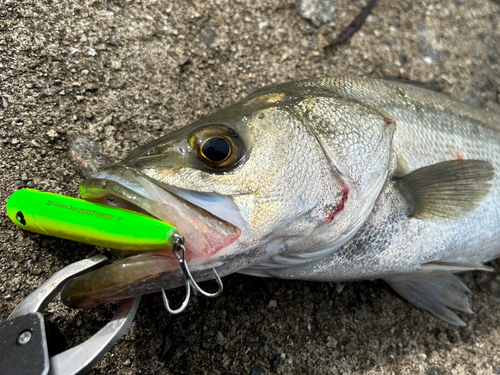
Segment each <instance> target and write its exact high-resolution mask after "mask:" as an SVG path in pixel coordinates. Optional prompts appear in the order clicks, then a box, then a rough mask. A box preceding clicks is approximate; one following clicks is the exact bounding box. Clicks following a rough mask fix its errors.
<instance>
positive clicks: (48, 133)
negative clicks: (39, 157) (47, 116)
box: [47, 129, 59, 139]
mask: <svg viewBox="0 0 500 375" xmlns="http://www.w3.org/2000/svg"><path fill="white" fill-rule="evenodd" d="M47 135H48V136H49V137H50V138H52V139H55V138H57V137H59V134H57V132H56V131H55V130H54V129H50V130H49V131H48V132H47Z"/></svg>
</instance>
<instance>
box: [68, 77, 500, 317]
mask: <svg viewBox="0 0 500 375" xmlns="http://www.w3.org/2000/svg"><path fill="white" fill-rule="evenodd" d="M499 168H500V115H498V114H495V113H492V112H488V111H485V110H482V109H479V108H476V107H473V106H470V105H468V104H466V103H463V102H461V101H458V100H456V99H453V98H452V97H450V96H449V95H444V94H440V93H437V92H434V91H431V90H428V89H426V88H423V87H416V86H414V85H409V84H405V83H401V82H395V81H387V80H382V79H375V78H364V77H354V76H335V77H325V78H315V79H309V80H302V81H295V82H287V83H283V84H278V85H275V86H270V87H265V88H262V89H259V90H257V91H256V92H254V93H252V94H250V95H249V96H248V97H246V98H244V99H243V100H241V101H239V102H237V103H235V104H232V105H230V106H229V107H227V108H225V109H223V110H221V111H219V112H217V113H215V114H212V115H209V116H207V117H205V118H202V119H200V120H197V121H195V122H193V123H192V124H190V125H188V126H186V127H183V128H181V129H179V130H176V131H173V132H171V133H169V134H167V135H165V136H163V137H161V138H159V139H156V140H153V141H152V142H150V143H148V144H146V145H144V146H141V147H139V148H137V149H136V150H134V151H132V152H131V153H130V154H129V155H128V156H127V157H126V158H125V159H124V160H122V161H120V162H118V163H115V164H111V165H109V166H105V167H103V168H101V169H100V170H98V171H97V172H95V173H94V174H93V175H92V176H90V177H88V178H86V179H85V180H84V181H83V182H82V183H81V185H80V195H81V197H82V198H83V199H86V200H89V201H94V202H100V203H106V204H110V205H116V206H119V207H125V208H130V209H134V210H136V211H139V212H143V213H147V214H149V215H152V216H155V217H157V218H159V219H161V220H164V221H166V222H168V223H172V224H173V225H175V226H176V227H177V228H178V229H179V231H180V233H181V234H182V235H183V236H184V237H185V246H186V260H187V262H188V264H189V269H190V270H191V274H192V275H193V277H194V278H195V279H196V280H198V281H203V280H209V279H213V278H214V274H213V269H215V270H216V271H217V273H218V274H219V275H221V276H226V275H229V274H232V273H243V274H247V275H254V276H260V277H277V278H283V279H295V280H311V281H326V282H345V281H355V280H374V279H383V280H385V281H386V282H387V283H388V284H389V285H390V286H391V287H392V288H393V289H394V290H395V291H396V292H397V293H398V294H399V295H401V296H402V297H403V298H405V299H406V300H408V301H409V302H411V303H413V304H414V305H416V306H418V307H420V308H422V309H424V310H427V311H429V312H430V313H432V314H434V315H436V316H437V317H439V318H441V319H443V320H445V321H447V322H449V323H451V324H455V325H464V324H465V323H464V321H463V320H462V319H461V318H460V317H459V316H458V315H457V313H459V312H465V313H471V312H472V311H471V309H470V306H469V302H468V298H467V293H468V292H469V290H468V289H467V287H466V286H465V284H464V283H463V282H462V281H461V280H460V278H459V277H458V276H457V275H456V273H459V272H464V271H477V270H480V271H491V270H492V268H491V267H489V266H487V265H485V263H487V262H488V261H490V260H492V259H494V258H495V257H497V256H498V255H499V254H500V250H499V245H498V244H499V240H500V231H499V230H498V227H499V223H500V210H499V208H500V177H499V174H498V173H497V171H498V170H499ZM123 255H125V257H124V258H123V259H120V260H118V261H116V262H114V263H112V264H110V265H107V266H105V267H103V268H100V269H97V270H95V271H92V272H90V273H88V274H85V275H81V276H79V277H77V278H75V279H72V280H70V281H69V282H68V283H67V285H66V286H65V288H64V290H63V291H62V297H61V298H62V301H63V302H64V303H65V304H66V305H68V306H72V307H76V308H88V307H91V306H94V305H97V304H100V303H106V302H110V301H115V300H121V299H125V298H129V297H134V296H138V295H143V294H147V293H153V292H158V291H161V290H166V289H172V288H176V287H179V286H181V285H184V278H183V274H182V272H181V270H180V268H179V263H178V261H177V259H176V257H175V256H174V254H173V252H172V251H171V250H170V249H162V250H157V251H150V252H145V253H140V254H139V255H131V254H123Z"/></svg>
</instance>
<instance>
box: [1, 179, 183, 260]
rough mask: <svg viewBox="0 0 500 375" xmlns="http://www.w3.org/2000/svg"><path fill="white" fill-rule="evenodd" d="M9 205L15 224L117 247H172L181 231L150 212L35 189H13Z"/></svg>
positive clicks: (26, 228) (130, 248) (32, 229)
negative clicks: (150, 214) (143, 212)
mask: <svg viewBox="0 0 500 375" xmlns="http://www.w3.org/2000/svg"><path fill="white" fill-rule="evenodd" d="M6 209H7V214H8V215H9V217H10V219H11V220H12V221H13V222H14V224H16V225H17V226H18V227H20V228H22V229H25V230H28V231H30V232H36V233H41V234H45V235H48V236H54V237H60V238H64V239H68V240H74V241H78V242H84V243H87V244H91V245H97V246H103V247H109V248H112V249H118V250H137V251H149V250H157V249H165V248H171V247H172V246H173V245H174V242H175V235H179V231H178V230H177V228H175V227H174V226H172V225H170V224H168V223H165V222H163V221H160V220H158V219H155V218H154V217H151V216H148V215H144V214H141V213H138V212H135V211H131V210H127V209H124V208H118V207H112V206H106V205H104V204H100V203H92V202H87V201H84V200H82V199H76V198H71V197H66V196H64V195H59V194H54V193H47V192H41V191H38V190H34V189H21V190H18V191H16V192H15V193H13V194H12V195H11V196H10V197H9V199H8V201H7V205H6Z"/></svg>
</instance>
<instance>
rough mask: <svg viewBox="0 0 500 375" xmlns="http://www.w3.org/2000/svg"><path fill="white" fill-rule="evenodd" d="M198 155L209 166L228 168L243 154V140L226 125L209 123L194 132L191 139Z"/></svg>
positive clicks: (220, 168) (219, 168) (191, 143)
mask: <svg viewBox="0 0 500 375" xmlns="http://www.w3.org/2000/svg"><path fill="white" fill-rule="evenodd" d="M189 143H190V146H191V147H192V148H193V149H194V150H195V152H196V156H197V157H198V159H199V160H200V161H202V162H203V163H204V164H206V165H207V166H209V167H211V168H214V169H218V170H226V169H228V168H231V167H232V166H234V165H235V164H236V163H237V162H238V161H239V160H240V159H241V157H242V156H243V142H242V140H241V138H240V137H239V135H238V134H237V133H236V132H235V131H234V130H233V129H231V128H229V127H227V126H224V125H209V126H206V127H204V128H202V129H198V131H197V132H196V133H195V134H193V135H192V136H191V138H190V140H189Z"/></svg>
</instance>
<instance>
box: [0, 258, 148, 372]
mask: <svg viewBox="0 0 500 375" xmlns="http://www.w3.org/2000/svg"><path fill="white" fill-rule="evenodd" d="M107 261H108V259H107V258H106V257H105V256H104V255H96V256H94V257H91V258H89V259H84V260H81V261H79V262H76V263H72V264H70V265H68V266H66V267H64V268H63V269H61V270H60V271H58V272H56V273H55V274H54V275H52V277H50V278H49V279H48V280H46V281H45V282H44V283H43V284H42V285H41V286H40V287H39V288H38V289H36V290H35V291H34V292H33V293H31V294H30V295H29V296H28V297H26V298H25V299H24V300H23V301H22V302H21V303H20V304H19V305H18V306H17V307H16V308H15V309H14V311H13V312H12V314H10V316H9V318H8V319H7V320H6V321H4V322H1V323H0V353H2V354H1V355H0V374H10V375H16V374H23V375H31V374H33V375H41V374H43V375H45V374H50V375H67V374H85V373H87V372H88V371H90V370H91V369H92V367H93V366H94V365H95V364H96V363H97V362H98V361H99V360H100V359H101V357H102V356H103V355H104V354H105V353H106V352H107V351H108V350H110V349H111V347H112V346H113V345H114V344H115V343H116V342H117V341H118V340H119V339H120V337H122V336H123V334H124V333H125V331H126V330H127V329H128V327H129V326H130V324H131V323H132V321H133V320H134V317H135V314H136V312H137V308H138V306H139V302H140V297H137V298H135V299H134V298H131V299H127V300H124V301H122V303H121V304H120V306H119V307H118V309H117V311H116V313H115V315H114V316H113V318H112V320H111V321H110V322H109V323H108V324H106V326H104V327H103V328H102V329H101V330H100V331H99V332H97V333H96V334H95V335H93V336H92V337H91V338H90V339H88V340H87V341H85V342H83V343H81V344H79V345H77V346H75V347H73V348H71V349H68V350H66V351H63V352H60V353H58V354H55V355H52V356H49V345H48V342H49V338H50V337H49V336H50V335H51V333H52V331H53V329H50V330H49V329H47V325H46V322H45V320H44V317H43V315H42V313H43V311H44V310H45V308H46V307H47V305H48V304H49V302H51V301H52V300H53V299H54V297H55V296H56V295H57V294H58V293H59V292H60V291H61V289H62V288H63V287H64V284H65V282H66V281H67V280H68V279H70V278H72V277H75V276H78V275H80V274H82V273H85V272H88V271H90V270H92V269H95V268H97V267H99V266H101V265H103V263H105V262H107Z"/></svg>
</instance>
